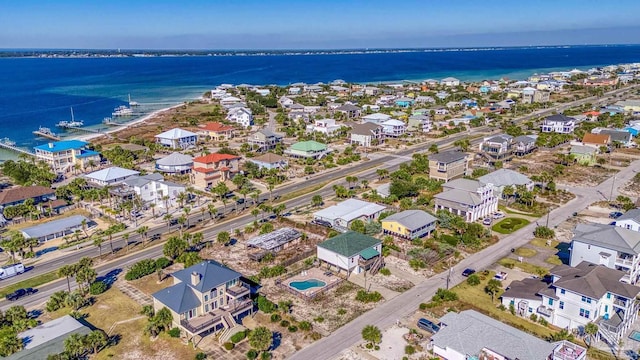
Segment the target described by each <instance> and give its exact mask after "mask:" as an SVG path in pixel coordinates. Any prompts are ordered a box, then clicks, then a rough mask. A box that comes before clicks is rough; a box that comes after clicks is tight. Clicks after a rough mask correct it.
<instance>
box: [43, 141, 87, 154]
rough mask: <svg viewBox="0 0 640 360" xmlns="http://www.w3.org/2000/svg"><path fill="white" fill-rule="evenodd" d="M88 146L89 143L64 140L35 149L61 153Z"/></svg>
mask: <svg viewBox="0 0 640 360" xmlns="http://www.w3.org/2000/svg"><path fill="white" fill-rule="evenodd" d="M85 146H87V143H86V142H84V141H81V140H62V141H56V142H50V143H48V144H43V145H39V146H36V147H34V149H37V150H42V151H48V152H60V151H67V150H76V149H81V148H83V147H85Z"/></svg>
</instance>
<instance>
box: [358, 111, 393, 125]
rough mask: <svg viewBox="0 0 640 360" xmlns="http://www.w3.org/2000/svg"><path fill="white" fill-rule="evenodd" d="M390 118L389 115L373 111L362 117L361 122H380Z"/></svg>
mask: <svg viewBox="0 0 640 360" xmlns="http://www.w3.org/2000/svg"><path fill="white" fill-rule="evenodd" d="M389 119H391V115H387V114H382V113H375V114H369V115H365V116H363V117H362V122H370V123H374V124H382V123H383V122H385V121H387V120H389Z"/></svg>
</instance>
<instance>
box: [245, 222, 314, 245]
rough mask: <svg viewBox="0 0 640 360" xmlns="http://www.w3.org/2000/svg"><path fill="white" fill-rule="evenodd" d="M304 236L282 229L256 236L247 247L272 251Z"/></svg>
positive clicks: (291, 230)
mask: <svg viewBox="0 0 640 360" xmlns="http://www.w3.org/2000/svg"><path fill="white" fill-rule="evenodd" d="M300 236H302V234H300V232H299V231H298V230H295V229H292V228H288V227H286V228H281V229H278V230H275V231H272V232H270V233H268V234H263V235H259V236H256V237H254V238H252V239H250V240H249V241H247V246H253V247H257V248H260V249H263V250H272V249H275V248H277V247H279V246H282V245H284V244H287V243H289V242H291V241H293V240H295V239H297V238H299V237H300Z"/></svg>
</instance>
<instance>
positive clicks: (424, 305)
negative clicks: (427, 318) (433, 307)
mask: <svg viewBox="0 0 640 360" xmlns="http://www.w3.org/2000/svg"><path fill="white" fill-rule="evenodd" d="M420 310H422V311H424V310H427V304H426V303H420Z"/></svg>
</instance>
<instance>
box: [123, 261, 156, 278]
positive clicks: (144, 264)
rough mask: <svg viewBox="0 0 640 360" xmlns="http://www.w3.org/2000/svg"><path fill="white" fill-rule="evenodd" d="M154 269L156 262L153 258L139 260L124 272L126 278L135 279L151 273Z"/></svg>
mask: <svg viewBox="0 0 640 360" xmlns="http://www.w3.org/2000/svg"><path fill="white" fill-rule="evenodd" d="M155 271H156V262H155V261H154V260H153V259H144V260H140V261H138V262H137V263H135V264H133V266H131V268H130V269H129V271H127V273H126V274H125V276H124V278H125V279H126V280H129V281H131V280H136V279H140V278H141V277H144V276H147V275H150V274H153V273H154V272H155Z"/></svg>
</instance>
